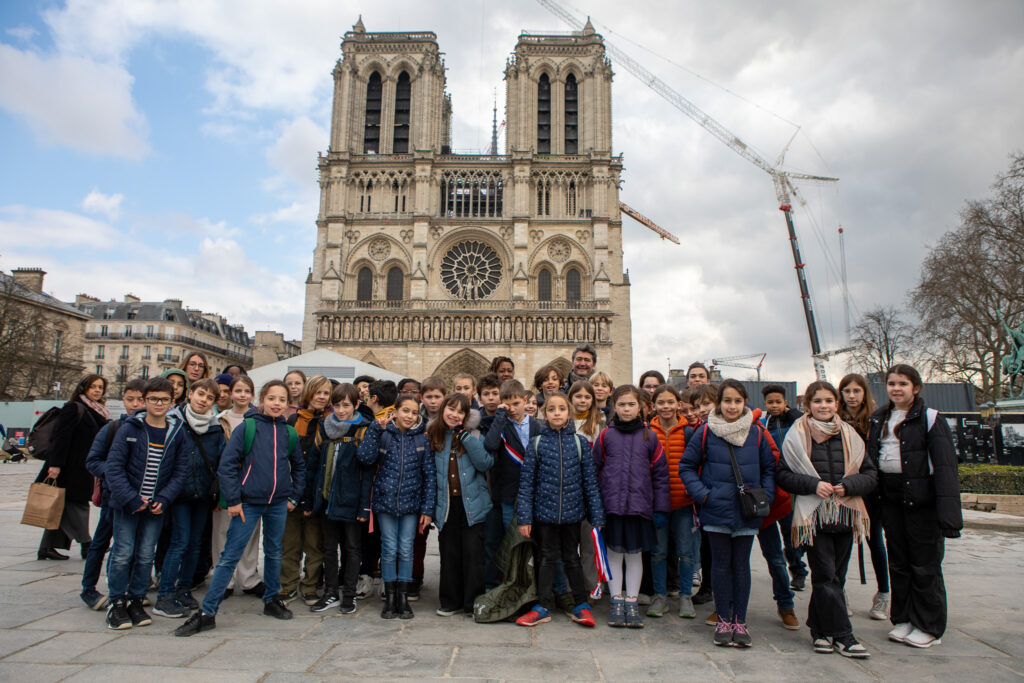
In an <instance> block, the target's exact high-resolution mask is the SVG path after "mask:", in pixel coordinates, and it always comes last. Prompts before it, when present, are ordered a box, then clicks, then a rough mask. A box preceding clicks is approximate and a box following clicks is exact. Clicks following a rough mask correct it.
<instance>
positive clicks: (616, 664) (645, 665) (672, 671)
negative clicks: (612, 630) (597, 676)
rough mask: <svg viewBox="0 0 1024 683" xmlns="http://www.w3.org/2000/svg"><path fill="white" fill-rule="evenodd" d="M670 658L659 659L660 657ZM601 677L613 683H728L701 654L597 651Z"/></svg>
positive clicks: (596, 656)
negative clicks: (660, 682) (650, 682)
mask: <svg viewBox="0 0 1024 683" xmlns="http://www.w3.org/2000/svg"><path fill="white" fill-rule="evenodd" d="M670 653H671V656H658V655H660V654H664V655H669V654H670ZM594 656H595V658H596V659H597V664H598V666H599V667H600V669H601V675H602V677H604V678H606V679H608V680H611V681H629V680H655V681H657V680H663V681H667V680H680V679H685V680H692V681H716V680H718V681H720V680H725V677H724V676H723V675H722V673H721V671H720V670H719V669H718V667H716V666H715V664H714V663H713V662H712V661H711V659H709V658H708V657H707V656H706V655H705V654H703V653H701V652H678V651H672V650H667V651H660V652H657V653H654V652H652V653H647V654H646V655H645V654H643V653H632V652H630V653H628V655H626V656H624V655H623V653H622V652H616V651H614V650H607V649H598V650H595V651H594Z"/></svg>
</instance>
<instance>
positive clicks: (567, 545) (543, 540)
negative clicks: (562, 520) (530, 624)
mask: <svg viewBox="0 0 1024 683" xmlns="http://www.w3.org/2000/svg"><path fill="white" fill-rule="evenodd" d="M531 535H532V536H533V540H534V542H535V543H536V544H537V547H538V552H539V554H540V568H539V570H538V573H537V595H538V597H539V599H540V604H541V606H542V607H546V608H548V609H552V607H553V606H554V590H553V587H554V582H555V571H556V570H557V569H558V558H559V557H561V558H562V568H563V569H564V570H565V578H566V579H567V580H568V582H569V589H570V590H571V591H572V599H573V602H574V603H575V604H577V605H580V604H583V603H584V602H586V601H587V595H588V592H587V581H586V579H584V578H583V565H581V564H580V524H579V522H573V523H571V524H534V525H533V529H532V532H531Z"/></svg>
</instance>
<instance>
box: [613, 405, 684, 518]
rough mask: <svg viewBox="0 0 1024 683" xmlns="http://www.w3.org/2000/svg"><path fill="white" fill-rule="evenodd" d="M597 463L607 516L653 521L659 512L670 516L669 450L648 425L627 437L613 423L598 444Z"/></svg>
mask: <svg viewBox="0 0 1024 683" xmlns="http://www.w3.org/2000/svg"><path fill="white" fill-rule="evenodd" d="M644 434H647V439H646V440H644ZM594 463H595V464H596V466H597V476H598V480H599V481H600V482H601V500H602V501H603V502H604V509H605V512H606V513H608V514H612V515H619V516H627V515H637V516H640V517H643V518H644V519H653V517H654V513H655V512H669V510H670V508H671V497H670V494H669V482H668V462H667V461H666V459H665V449H663V448H662V447H661V442H660V441H658V437H657V436H655V434H654V432H652V431H651V430H650V429H649V428H648V427H647V426H646V425H645V426H643V427H641V428H640V429H638V430H636V431H635V432H633V433H631V434H626V433H623V432H620V431H619V430H618V429H616V428H615V422H614V421H613V422H612V426H610V427H606V428H605V429H604V430H602V431H601V434H600V435H599V436H598V437H597V441H596V442H595V443H594Z"/></svg>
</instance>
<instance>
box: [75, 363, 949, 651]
mask: <svg viewBox="0 0 1024 683" xmlns="http://www.w3.org/2000/svg"><path fill="white" fill-rule="evenodd" d="M596 361H597V353H596V351H595V350H594V349H593V348H592V347H589V346H586V345H583V346H581V347H579V348H577V349H576V350H575V351H574V353H573V358H572V362H573V369H572V372H570V373H568V375H567V376H565V375H563V373H562V371H561V370H560V369H559V367H558V366H555V365H548V366H545V367H543V368H541V369H540V370H538V371H537V372H536V373H535V375H534V382H533V389H534V390H535V391H534V390H529V389H527V388H526V387H525V386H524V385H523V384H522V383H521V382H520V381H518V380H516V379H515V366H514V364H513V362H512V360H511V359H510V358H507V357H498V358H495V359H494V362H493V363H492V365H491V368H490V370H491V372H490V373H488V374H487V375H485V376H484V377H482V378H479V379H476V378H474V377H472V376H469V375H464V374H460V375H456V376H455V377H454V380H453V382H452V385H451V386H449V385H448V384H447V383H446V382H444V381H442V380H441V379H439V378H435V377H432V378H428V379H426V380H424V381H423V382H422V383H421V382H419V381H416V380H412V379H405V380H402V381H401V382H400V383H399V384H398V385H396V384H395V383H394V382H390V381H387V380H373V378H370V377H358V378H356V379H355V381H354V382H353V383H351V384H347V383H337V382H334V381H332V380H329V379H328V378H326V377H323V376H319V375H318V376H314V377H311V378H308V379H307V378H306V377H305V376H304V375H303V374H302V373H301V372H299V371H292V372H290V373H289V374H288V375H287V376H286V377H285V378H283V380H274V381H270V382H267V383H266V384H264V385H263V386H262V387H261V388H260V392H259V396H258V397H256V404H255V406H253V405H252V402H253V400H254V396H253V393H254V387H253V383H252V381H251V380H250V379H249V378H248V377H247V376H245V375H244V373H236V374H235V375H221V376H218V377H217V378H216V379H204V378H200V379H194V378H190V377H189V375H188V374H187V373H185V372H182V371H171V372H170V373H165V374H168V376H166V377H161V378H155V379H151V380H148V381H145V382H141V381H136V382H129V383H128V385H127V386H126V390H125V396H124V399H125V406H126V410H127V411H128V413H129V416H128V417H123V418H122V420H121V422H119V423H115V422H112V423H111V424H110V425H108V426H107V427H105V428H104V431H101V432H100V434H99V435H98V436H97V437H96V440H95V442H94V445H93V449H92V452H90V456H89V459H88V465H89V470H90V472H92V473H93V474H94V475H96V476H97V477H98V478H99V479H100V480H102V482H103V486H104V491H105V494H104V496H105V497H104V502H103V508H102V514H101V524H103V523H104V520H106V522H107V523H108V524H111V525H112V537H113V548H112V550H111V554H110V558H109V561H108V567H107V578H108V586H109V607H108V611H107V623H108V626H109V628H111V629H122V628H130V627H132V626H142V625H146V624H149V623H151V618H150V617H149V616H148V615H147V614H146V611H145V609H144V605H145V604H147V598H146V591H147V589H148V588H149V586H150V581H151V574H152V569H153V566H154V562H155V561H156V566H157V574H158V579H159V583H158V585H159V588H158V591H157V599H156V605H155V606H154V611H155V612H156V613H157V614H160V615H162V616H166V617H186V616H188V619H187V620H186V621H185V622H184V623H183V624H182V625H181V626H180V627H179V628H178V629H177V630H176V631H175V634H176V635H179V636H190V635H193V634H196V633H199V632H200V631H205V630H209V629H213V628H215V626H216V622H215V616H216V614H217V611H218V608H219V606H220V603H221V602H222V601H223V600H224V599H226V598H227V597H229V596H230V595H232V594H233V592H234V590H235V589H239V590H241V591H243V592H245V593H247V594H255V595H261V596H262V598H263V602H264V614H266V615H268V616H272V617H276V618H279V619H290V618H291V617H292V612H291V610H290V608H289V607H288V605H289V603H291V602H292V601H293V600H295V599H296V598H300V597H301V599H302V600H303V601H304V602H305V603H306V604H307V605H308V606H309V608H310V609H311V610H312V611H314V612H324V611H327V610H330V609H332V608H337V609H338V610H339V612H340V613H341V614H352V613H354V612H356V611H357V609H358V601H360V600H363V599H365V598H368V597H369V596H370V595H372V594H373V593H376V592H378V591H379V592H380V595H381V599H382V603H383V604H382V608H381V617H382V618H384V619H394V618H399V619H410V618H412V617H413V610H412V607H411V606H410V602H415V601H416V600H417V599H418V598H419V593H420V590H421V588H422V585H423V557H424V554H425V550H426V542H427V536H428V534H429V532H430V529H431V528H432V527H433V528H436V529H437V532H438V541H437V542H438V548H439V554H440V565H441V566H440V577H439V582H438V589H437V590H438V599H439V607H438V609H437V611H436V613H437V614H438V615H439V616H443V617H450V616H453V615H455V614H458V613H465V614H466V615H467V616H470V615H472V614H473V610H474V604H475V603H476V601H477V600H478V599H479V598H480V597H481V596H482V595H485V594H486V593H487V592H488V591H489V590H491V589H495V587H496V586H499V585H500V583H501V581H502V580H503V576H502V574H503V572H504V571H506V570H507V568H506V567H502V566H500V565H499V564H498V563H497V556H498V552H497V551H498V548H499V546H500V545H501V544H502V541H503V539H504V538H505V537H506V535H507V534H519V535H520V536H521V537H525V538H527V539H530V541H531V542H532V544H533V546H534V551H533V552H534V558H535V559H534V561H533V562H532V565H533V567H534V568H535V569H536V572H535V587H536V595H537V600H536V601H535V602H531V603H530V604H527V605H525V606H524V607H523V608H522V609H519V610H518V611H517V612H516V614H514V615H512V616H518V618H516V619H515V621H516V623H517V624H519V625H522V626H536V625H538V624H542V623H545V622H548V621H550V620H551V615H552V613H553V612H554V611H561V612H564V613H565V614H566V615H567V616H568V617H569V618H570V619H571V620H572V621H574V622H576V623H579V624H581V625H583V626H587V627H593V626H595V623H596V622H595V619H594V616H593V614H592V607H591V602H592V601H595V600H600V599H601V598H602V596H603V593H604V591H605V590H607V594H608V599H609V609H608V625H609V626H613V627H628V628H642V627H643V626H644V619H643V616H641V611H642V610H641V606H645V607H646V608H647V609H646V610H644V612H645V614H646V616H648V617H662V616H664V615H665V614H666V613H667V612H668V609H669V608H668V599H669V598H671V597H678V599H679V611H678V614H679V616H680V617H683V618H690V619H692V618H695V617H696V616H697V614H696V611H695V607H694V605H695V604H696V605H699V604H703V603H705V602H710V601H712V600H713V603H714V612H713V613H712V614H711V615H710V616H709V617H708V618H707V620H706V623H708V624H709V625H712V626H714V636H713V642H714V644H715V645H720V646H732V647H740V648H745V647H750V646H751V644H752V639H751V636H750V632H749V629H748V626H747V618H746V615H747V604H748V601H749V595H750V589H751V574H750V553H751V548H752V544H753V540H754V537H755V536H756V537H757V539H758V542H759V545H760V548H761V551H762V554H763V555H764V557H765V560H766V562H767V564H768V569H769V573H770V575H771V578H772V583H773V596H774V599H775V600H776V603H777V606H778V613H779V617H780V619H781V621H782V625H783V626H784V627H785V628H789V629H793V630H796V629H799V622H798V621H797V618H796V615H795V612H794V606H795V605H794V591H802V590H804V588H805V581H806V578H805V577H806V575H807V568H806V566H807V565H809V567H810V577H811V597H810V601H809V604H808V617H807V621H806V624H807V626H808V627H809V629H810V636H811V641H812V645H813V648H814V650H815V651H816V652H820V653H823V654H824V653H832V652H838V653H839V654H842V655H844V656H847V657H855V658H857V657H867V656H869V653H868V652H867V650H866V649H865V648H864V646H863V645H861V644H860V643H859V642H858V640H857V639H856V637H855V636H854V634H853V629H852V626H851V622H850V616H851V615H852V611H851V609H850V606H849V605H848V603H847V600H846V593H845V590H844V586H845V580H846V572H847V565H848V564H849V560H850V556H851V550H852V547H853V545H854V544H856V543H860V542H861V541H862V540H863V541H867V543H868V544H869V548H870V550H871V557H872V564H873V566H874V569H875V576H876V580H877V582H878V591H877V593H876V594H875V597H874V600H873V604H872V609H871V612H870V615H871V617H872V618H874V619H880V620H881V619H886V618H889V619H890V620H891V621H892V623H893V626H894V627H893V629H892V630H891V631H890V632H889V634H888V637H889V638H890V639H891V640H894V641H897V642H902V643H906V644H908V645H911V646H914V647H922V648H925V647H931V646H933V645H936V644H938V643H940V642H941V640H940V639H941V636H942V635H943V632H944V630H945V626H946V599H945V588H944V585H943V582H942V573H941V561H942V555H943V543H944V538H955V537H957V536H958V535H959V530H960V528H961V527H962V519H961V515H960V508H959V490H958V479H957V473H956V457H955V454H954V451H953V448H952V438H951V435H950V432H949V428H948V425H947V423H946V421H945V420H944V419H941V418H939V416H938V414H937V413H936V411H934V410H932V409H928V408H925V406H924V403H923V401H922V398H921V396H920V389H921V386H922V384H921V378H920V375H919V374H918V373H917V372H916V370H914V368H912V367H910V366H906V365H898V366H894V367H893V368H891V369H890V370H889V372H888V373H887V376H886V389H887V392H888V396H889V402H888V404H887V405H886V406H884V407H882V408H880V409H878V410H875V406H874V403H873V401H872V399H871V394H870V393H869V391H868V384H867V382H866V380H864V378H863V377H861V376H860V375H855V374H851V375H847V376H846V377H844V378H843V380H842V382H840V385H839V388H838V389H836V388H835V387H833V386H832V385H831V384H829V383H827V382H822V381H818V382H814V383H812V384H811V385H810V386H808V387H807V390H806V391H805V393H804V396H803V398H802V403H803V408H804V411H805V412H804V413H802V412H800V411H799V410H797V409H796V408H793V407H791V406H790V405H789V404H788V402H787V400H786V396H785V389H784V388H783V387H781V386H779V385H768V386H766V387H764V389H763V391H762V393H763V396H764V399H765V401H764V402H765V406H766V409H765V411H763V412H762V411H760V410H757V409H751V408H750V406H749V397H748V395H747V391H746V389H745V387H744V385H743V384H742V383H740V382H738V381H736V380H732V379H726V380H724V381H722V382H720V383H719V384H717V385H713V384H711V383H710V382H709V377H708V372H707V368H705V367H704V366H703V365H701V364H700V363H694V364H693V365H692V366H691V367H690V369H689V371H688V374H687V380H688V384H687V387H686V388H685V389H683V390H681V391H680V390H679V389H677V388H676V387H674V386H672V385H670V384H666V383H665V381H664V378H663V377H662V376H661V375H660V374H659V373H657V372H656V371H649V372H646V373H644V374H643V375H642V376H641V378H640V381H639V382H638V386H634V385H622V386H618V387H616V386H614V384H613V382H612V380H611V378H610V377H609V376H608V375H606V374H605V373H602V372H599V371H595V368H594V366H595V364H596ZM110 429H114V430H116V433H115V434H114V435H113V438H110V435H109V434H107V432H106V430H110ZM168 518H169V519H168ZM261 526H262V541H263V555H264V565H263V573H262V579H260V578H259V577H260V574H259V572H258V564H259V556H258V555H259V545H260V544H259V540H260V534H259V530H260V527H261ZM161 534H164V536H165V538H166V543H164V545H165V546H166V547H165V549H164V552H163V555H162V559H159V560H157V555H158V554H159V553H158V547H159V546H160V545H161V541H160V539H161ZM886 541H887V543H886ZM339 551H340V555H339ZM206 555H209V557H208V558H207V559H206V560H205V561H206V563H207V565H211V566H213V574H212V577H211V578H210V579H209V586H208V588H207V591H206V595H205V597H204V598H203V600H202V602H201V603H200V602H199V601H197V600H196V599H195V598H193V597H192V594H191V591H192V589H193V588H194V587H196V586H198V585H199V584H201V583H202V582H203V581H204V580H205V578H206V571H205V568H204V567H203V560H204V556H206ZM581 558H582V559H581ZM805 558H806V565H805V562H804V560H805ZM378 572H379V574H378ZM375 575H379V577H380V585H379V586H375V583H374V579H373V577H374V576H375ZM95 580H96V579H95V577H93V578H92V583H93V585H92V586H85V583H87V581H86V580H83V586H84V590H83V599H85V600H86V602H87V603H88V604H90V605H91V606H94V607H96V605H97V604H99V606H102V605H103V604H104V603H105V602H106V601H105V600H99V599H98V597H102V596H99V594H98V593H97V591H96V590H95ZM697 585H699V586H700V590H698V591H697V592H696V593H695V594H692V593H693V587H695V586H697ZM89 590H91V593H88V591H89ZM87 593H88V597H87ZM97 596H98V597H97ZM190 613H191V614H190Z"/></svg>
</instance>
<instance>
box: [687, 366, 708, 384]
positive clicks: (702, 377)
mask: <svg viewBox="0 0 1024 683" xmlns="http://www.w3.org/2000/svg"><path fill="white" fill-rule="evenodd" d="M710 383H711V379H710V378H709V377H708V369H707V367H705V365H704V364H703V363H701V362H700V361H694V362H693V363H690V367H688V368H687V369H686V386H688V387H695V386H697V385H698V384H710Z"/></svg>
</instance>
